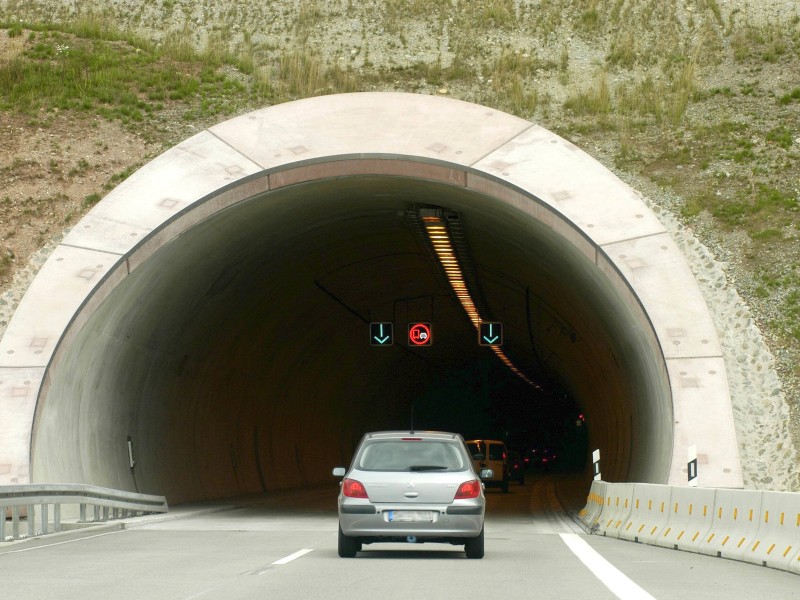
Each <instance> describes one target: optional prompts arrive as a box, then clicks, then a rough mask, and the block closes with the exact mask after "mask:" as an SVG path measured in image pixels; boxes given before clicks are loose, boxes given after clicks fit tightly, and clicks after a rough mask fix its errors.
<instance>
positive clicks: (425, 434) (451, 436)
mask: <svg viewBox="0 0 800 600" xmlns="http://www.w3.org/2000/svg"><path fill="white" fill-rule="evenodd" d="M410 437H413V438H420V439H423V440H463V438H462V437H461V434H459V433H451V432H448V431H410V430H406V431H373V432H371V433H367V434H365V435H364V439H365V440H367V439H370V440H382V439H383V440H387V439H397V440H399V439H402V438H410Z"/></svg>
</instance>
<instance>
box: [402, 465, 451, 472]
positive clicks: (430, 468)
mask: <svg viewBox="0 0 800 600" xmlns="http://www.w3.org/2000/svg"><path fill="white" fill-rule="evenodd" d="M441 469H447V467H442V466H440V465H412V466H410V467H408V470H409V471H439V470H441Z"/></svg>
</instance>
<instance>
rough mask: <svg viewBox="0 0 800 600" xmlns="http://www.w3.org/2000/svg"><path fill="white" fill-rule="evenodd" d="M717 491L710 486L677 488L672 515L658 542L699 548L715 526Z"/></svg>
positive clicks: (671, 506) (658, 543)
mask: <svg viewBox="0 0 800 600" xmlns="http://www.w3.org/2000/svg"><path fill="white" fill-rule="evenodd" d="M716 494H717V491H716V490H714V489H708V488H688V487H687V488H679V487H673V488H672V495H671V498H670V510H669V518H668V520H667V524H666V527H664V529H663V530H662V531H661V533H660V535H659V536H658V538H656V540H655V544H656V545H657V546H664V547H665V548H674V549H675V550H688V551H693V552H695V551H697V550H698V548H699V547H700V544H702V543H703V542H704V541H705V540H706V539H707V538H708V535H709V532H710V531H711V527H712V526H713V522H714V506H715V503H716Z"/></svg>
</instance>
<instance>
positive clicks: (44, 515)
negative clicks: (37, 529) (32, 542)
mask: <svg viewBox="0 0 800 600" xmlns="http://www.w3.org/2000/svg"><path fill="white" fill-rule="evenodd" d="M49 520H50V518H49V515H48V514H47V504H42V535H47V534H48V533H50V532H49V531H48V529H49V524H48V521H49Z"/></svg>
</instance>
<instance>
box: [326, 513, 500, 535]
mask: <svg viewBox="0 0 800 600" xmlns="http://www.w3.org/2000/svg"><path fill="white" fill-rule="evenodd" d="M408 510H413V511H422V512H427V511H430V512H431V513H432V514H433V517H434V518H435V521H434V522H410V523H409V522H396V521H395V522H392V521H390V520H389V513H391V511H395V512H402V511H408ZM483 520H484V506H483V505H479V504H465V505H449V506H441V505H411V506H409V505H403V504H393V505H374V504H358V505H347V504H343V505H341V506H340V507H339V525H340V526H341V528H342V533H344V535H346V536H348V537H356V538H397V537H403V538H405V537H407V536H415V537H417V538H420V539H425V538H430V539H433V538H436V539H445V538H447V539H452V538H456V539H458V538H471V537H476V536H477V535H478V534H480V532H481V529H483ZM376 541H377V539H376Z"/></svg>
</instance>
